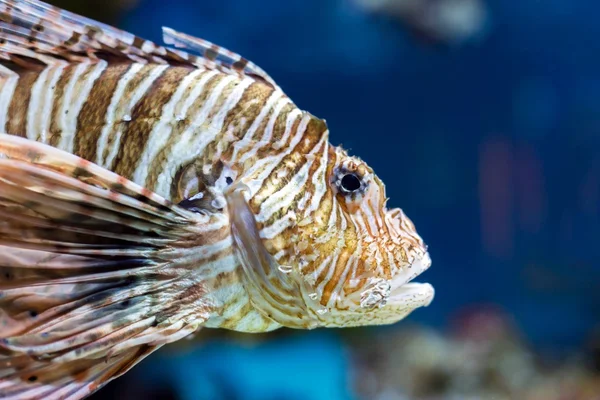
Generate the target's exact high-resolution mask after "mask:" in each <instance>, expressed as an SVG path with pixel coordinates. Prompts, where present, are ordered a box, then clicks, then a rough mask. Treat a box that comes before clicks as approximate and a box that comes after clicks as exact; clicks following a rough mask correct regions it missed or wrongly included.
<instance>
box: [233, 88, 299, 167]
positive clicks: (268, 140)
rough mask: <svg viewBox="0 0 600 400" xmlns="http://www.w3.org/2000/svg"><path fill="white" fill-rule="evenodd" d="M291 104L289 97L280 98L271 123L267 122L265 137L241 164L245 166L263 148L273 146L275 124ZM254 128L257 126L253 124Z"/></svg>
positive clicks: (245, 155)
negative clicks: (285, 108)
mask: <svg viewBox="0 0 600 400" xmlns="http://www.w3.org/2000/svg"><path fill="white" fill-rule="evenodd" d="M290 103H291V101H290V99H289V98H287V97H284V98H280V99H279V100H278V101H277V104H276V105H275V107H274V108H273V113H272V114H271V117H270V118H269V121H268V122H267V126H266V127H265V131H264V133H263V136H262V137H261V138H260V140H259V141H258V142H257V143H256V144H255V145H254V146H252V148H251V149H249V151H248V152H246V153H245V154H244V155H243V156H242V157H241V158H240V160H239V162H240V163H242V164H243V163H244V162H246V161H247V160H248V159H250V158H251V157H253V156H254V155H255V154H256V153H258V151H259V150H260V149H261V148H263V147H265V146H270V145H272V143H271V137H273V128H274V127H275V122H276V121H277V118H278V117H279V114H281V111H282V110H283V108H284V107H285V106H286V105H288V104H290ZM269 108H270V107H269ZM254 122H255V123H256V121H254ZM252 126H255V124H253V125H252ZM256 126H258V125H256ZM251 129H252V128H251ZM246 136H247V134H246Z"/></svg>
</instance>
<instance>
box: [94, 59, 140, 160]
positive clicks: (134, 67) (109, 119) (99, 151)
mask: <svg viewBox="0 0 600 400" xmlns="http://www.w3.org/2000/svg"><path fill="white" fill-rule="evenodd" d="M143 67H144V64H131V66H130V67H129V70H128V71H127V72H126V73H125V75H123V77H122V78H121V79H119V83H117V87H116V88H115V91H114V93H113V95H112V97H111V99H110V104H109V106H108V109H107V110H106V116H105V118H104V127H103V128H102V132H101V133H100V137H99V138H98V144H97V148H96V164H98V165H100V166H103V158H104V148H105V147H106V145H107V144H108V138H109V136H110V133H111V132H112V129H113V124H114V122H115V114H116V112H117V111H118V106H119V103H120V102H121V98H122V97H123V94H124V93H125V89H127V86H128V84H129V82H130V81H131V80H132V79H133V78H134V77H135V75H136V74H137V73H138V72H140V70H141V69H142V68H143Z"/></svg>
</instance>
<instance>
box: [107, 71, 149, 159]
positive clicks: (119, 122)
mask: <svg viewBox="0 0 600 400" xmlns="http://www.w3.org/2000/svg"><path fill="white" fill-rule="evenodd" d="M154 68H156V64H148V65H144V66H143V67H142V68H141V69H140V70H139V71H138V72H137V73H136V74H135V75H133V76H132V77H131V79H130V80H129V82H127V86H125V90H124V91H123V94H122V96H121V97H120V98H119V99H116V100H117V101H118V103H117V107H116V110H115V113H114V117H115V119H114V120H113V121H107V122H108V123H109V124H110V131H109V134H108V138H107V141H106V146H105V147H104V154H101V156H102V160H103V161H106V159H107V158H108V155H109V153H110V152H111V151H112V150H113V146H115V141H116V139H117V135H118V133H117V131H124V130H125V129H126V127H127V125H128V124H130V123H131V121H124V120H123V119H122V117H123V116H124V115H126V114H127V115H129V116H130V117H131V114H130V113H131V111H127V109H128V108H129V104H130V103H131V98H132V97H133V95H134V94H135V92H136V91H137V90H138V87H139V86H140V84H141V83H142V82H144V81H145V80H146V79H147V78H148V76H149V75H150V74H151V73H152V71H153V70H154ZM113 101H114V99H113ZM133 108H135V104H134V105H133ZM117 154H118V152H117ZM117 157H118V155H117V156H116V157H115V160H116V159H117ZM115 160H113V164H114V161H115ZM107 167H108V168H109V169H110V170H112V166H111V165H107Z"/></svg>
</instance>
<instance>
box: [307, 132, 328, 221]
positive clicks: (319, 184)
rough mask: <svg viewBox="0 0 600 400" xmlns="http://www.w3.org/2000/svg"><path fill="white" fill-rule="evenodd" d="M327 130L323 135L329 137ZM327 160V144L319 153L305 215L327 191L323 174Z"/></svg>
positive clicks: (308, 213)
mask: <svg viewBox="0 0 600 400" xmlns="http://www.w3.org/2000/svg"><path fill="white" fill-rule="evenodd" d="M328 132H329V131H327V132H326V133H325V134H324V135H323V136H324V137H329V135H328ZM328 161H329V146H327V145H325V146H323V154H322V155H321V158H320V162H321V164H320V165H319V167H318V168H317V170H316V171H315V173H314V175H313V178H312V184H313V186H314V187H315V192H314V193H313V196H312V197H311V200H310V207H309V208H308V210H306V211H307V213H306V215H307V216H308V215H310V213H312V212H314V211H316V210H317V208H319V204H321V200H322V199H323V196H325V193H327V188H328V187H329V182H327V176H326V175H325V173H326V170H327V162H328Z"/></svg>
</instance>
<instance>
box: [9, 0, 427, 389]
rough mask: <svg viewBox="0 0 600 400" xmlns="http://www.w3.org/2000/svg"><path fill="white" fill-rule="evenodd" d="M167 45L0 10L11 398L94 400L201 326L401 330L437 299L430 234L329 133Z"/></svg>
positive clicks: (200, 58) (269, 87)
mask: <svg viewBox="0 0 600 400" xmlns="http://www.w3.org/2000/svg"><path fill="white" fill-rule="evenodd" d="M163 34H164V41H165V43H166V44H167V45H171V47H163V46H160V45H157V44H155V43H152V42H150V41H147V40H143V39H141V38H139V37H136V36H134V35H132V34H130V33H127V32H123V31H120V30H117V29H115V28H113V27H110V26H107V25H104V24H102V23H99V22H96V21H93V20H90V19H86V18H84V17H81V16H78V15H75V14H73V13H70V12H67V11H64V10H61V9H59V8H56V7H54V6H50V5H48V4H45V3H42V2H40V1H37V0H0V56H1V57H0V127H1V128H0V130H1V131H2V132H3V133H1V134H0V398H3V399H6V398H15V399H16V398H18V399H79V398H82V397H85V396H87V395H89V394H91V393H93V392H94V391H96V390H98V389H99V388H100V387H102V386H103V385H105V384H106V383H108V382H109V381H111V380H112V379H114V378H116V377H118V376H121V375H122V374H124V373H125V372H127V371H128V370H129V369H130V368H132V367H133V366H134V365H135V364H137V363H138V362H139V361H140V360H142V359H143V358H145V357H146V356H148V355H149V354H150V353H152V352H153V351H155V350H157V349H158V348H160V347H161V346H163V345H165V344H168V343H172V342H174V341H177V340H179V339H181V338H184V337H186V336H188V335H190V334H193V333H194V332H196V331H197V330H198V329H200V328H224V329H229V330H235V331H240V332H267V331H272V330H274V329H277V328H281V327H287V328H295V329H313V328H317V327H354V326H364V325H377V324H391V323H394V322H396V321H398V320H400V319H403V318H404V317H405V316H407V315H408V314H409V313H410V312H411V311H412V310H414V309H415V308H418V307H421V306H426V305H428V304H429V303H430V302H431V300H432V298H433V293H434V292H433V288H432V287H431V285H429V284H421V283H414V282H410V281H411V280H412V279H413V278H414V277H415V276H417V275H419V274H420V273H421V272H422V271H424V270H425V269H427V268H428V267H429V266H430V264H431V260H430V257H429V255H428V252H427V248H426V246H425V244H424V242H423V240H422V239H421V237H420V236H419V235H418V234H417V232H416V230H415V227H414V225H413V223H412V222H411V221H410V220H409V218H407V217H406V216H405V215H404V213H403V212H402V211H401V210H400V209H390V210H388V209H387V208H386V205H385V204H386V201H387V199H386V197H385V193H384V185H383V183H382V182H381V180H380V179H379V178H378V177H377V176H376V175H375V174H374V173H373V170H372V169H371V168H370V167H369V166H368V165H367V164H365V163H364V162H363V161H361V160H360V159H359V158H356V157H352V156H350V155H348V154H347V152H345V151H344V150H343V149H341V148H340V147H334V146H332V145H330V144H329V141H328V140H329V132H328V129H327V126H326V124H325V122H324V121H323V120H322V119H319V118H317V117H315V116H313V115H312V114H310V113H308V112H305V111H302V110H300V109H299V108H298V107H296V105H295V104H294V103H293V102H292V101H291V100H290V99H289V98H288V97H287V96H286V95H285V94H284V92H283V91H282V90H281V88H280V87H279V86H278V85H277V84H276V83H275V81H274V80H273V79H272V78H271V77H270V76H269V75H267V73H265V72H264V71H263V70H262V69H260V68H259V67H258V66H256V65H255V64H253V63H252V62H250V61H248V60H246V59H244V58H242V57H241V56H239V55H237V54H235V53H233V52H231V51H228V50H226V49H224V48H221V47H218V46H216V45H213V44H211V43H209V42H207V41H204V40H201V39H198V38H195V37H192V36H189V35H186V34H184V33H180V32H177V31H175V30H173V29H170V28H163ZM409 282H410V283H409Z"/></svg>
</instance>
